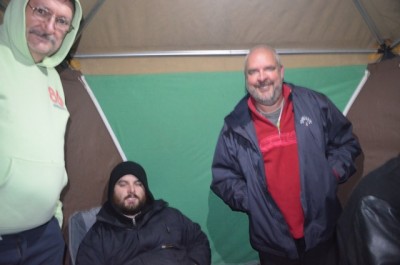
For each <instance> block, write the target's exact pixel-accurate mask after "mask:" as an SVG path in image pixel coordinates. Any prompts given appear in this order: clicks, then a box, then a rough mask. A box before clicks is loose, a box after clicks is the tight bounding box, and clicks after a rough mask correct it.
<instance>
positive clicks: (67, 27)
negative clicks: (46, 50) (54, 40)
mask: <svg viewBox="0 0 400 265" xmlns="http://www.w3.org/2000/svg"><path fill="white" fill-rule="evenodd" d="M28 6H29V7H30V8H31V9H32V13H33V15H34V16H35V17H36V18H37V19H39V20H41V21H43V22H49V21H50V20H51V18H52V17H54V18H55V27H56V29H58V30H60V31H63V32H65V33H68V32H70V31H71V30H73V29H74V27H73V26H72V25H71V22H70V21H69V20H68V19H66V18H65V17H56V16H55V15H54V14H53V12H51V11H50V10H48V9H47V8H45V7H41V6H37V7H32V6H31V5H30V4H29V2H28Z"/></svg>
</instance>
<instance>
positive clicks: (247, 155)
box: [211, 46, 361, 265]
mask: <svg viewBox="0 0 400 265" xmlns="http://www.w3.org/2000/svg"><path fill="white" fill-rule="evenodd" d="M244 74H245V78H246V88H247V91H248V94H247V95H246V96H245V97H244V98H243V99H242V100H241V101H240V102H239V103H238V104H237V106H236V107H235V109H234V110H233V111H232V112H231V113H230V114H229V115H228V116H227V117H226V118H225V121H224V126H223V128H222V131H221V133H220V136H219V139H218V143H217V146H216V150H215V154H214V160H213V164H212V174H213V179H212V183H211V189H212V190H213V192H215V194H217V195H218V196H219V197H220V198H221V199H222V200H224V202H225V203H226V204H228V205H229V206H230V208H231V209H232V210H235V211H242V212H244V213H246V214H247V215H248V217H249V224H250V241H251V245H252V247H253V248H254V249H255V250H256V251H258V253H259V257H260V262H261V265H294V264H296V265H297V264H302V265H303V264H307V265H319V264H321V265H328V264H336V247H335V237H334V234H335V226H336V222H337V219H338V217H339V214H340V212H341V205H340V202H339V200H338V198H337V194H336V192H337V188H338V184H339V183H343V182H345V181H346V180H347V179H348V178H349V177H350V176H351V175H352V174H353V173H354V172H355V165H354V160H355V158H356V157H357V156H358V155H359V154H360V152H361V149H360V146H359V144H358V142H357V140H356V139H355V137H354V135H353V133H352V126H351V123H350V122H349V121H348V120H347V119H346V118H345V117H344V116H343V114H342V113H341V112H340V111H339V110H338V109H337V108H336V107H335V105H334V104H333V103H332V102H331V101H330V100H329V99H328V98H327V97H326V96H325V95H323V94H320V93H317V92H315V91H312V90H309V89H306V88H302V87H298V86H295V85H291V84H287V83H284V82H283V77H284V68H283V66H282V65H281V62H280V58H279V56H278V54H277V53H276V51H275V50H274V49H273V48H271V47H268V46H257V47H254V48H253V49H251V50H250V52H249V54H248V55H247V57H246V61H245V70H244Z"/></svg>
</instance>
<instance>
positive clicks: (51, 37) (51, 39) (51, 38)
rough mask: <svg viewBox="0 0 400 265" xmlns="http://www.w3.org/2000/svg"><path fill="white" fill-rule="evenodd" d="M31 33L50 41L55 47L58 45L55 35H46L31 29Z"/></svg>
mask: <svg viewBox="0 0 400 265" xmlns="http://www.w3.org/2000/svg"><path fill="white" fill-rule="evenodd" d="M29 33H32V34H35V35H36V36H39V37H41V38H42V39H45V40H48V41H50V42H51V43H52V44H53V45H55V43H56V39H55V37H54V36H53V35H51V34H47V33H45V32H42V31H40V30H36V29H31V30H30V31H29Z"/></svg>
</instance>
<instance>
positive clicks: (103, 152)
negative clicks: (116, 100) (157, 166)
mask: <svg viewBox="0 0 400 265" xmlns="http://www.w3.org/2000/svg"><path fill="white" fill-rule="evenodd" d="M60 75H61V79H62V82H63V86H64V93H65V102H66V105H67V108H68V110H69V112H70V119H69V122H68V124H67V133H66V136H65V137H66V143H65V160H66V169H67V173H68V184H67V186H66V187H65V188H64V190H63V193H62V194H61V200H62V202H63V213H64V222H63V233H64V238H65V240H66V242H67V244H68V243H69V242H68V240H69V237H68V228H69V227H68V220H69V217H70V216H71V215H72V214H73V213H75V212H76V211H80V210H87V209H89V208H92V207H94V206H98V205H100V203H101V202H102V201H103V200H104V199H105V198H106V190H105V189H106V188H105V187H106V184H107V183H108V178H109V176H110V172H111V169H112V168H114V166H116V165H117V164H118V163H120V162H122V158H121V155H120V153H119V151H118V149H117V147H116V146H115V143H114V141H113V140H112V137H111V135H110V133H109V131H108V129H107V127H106V126H105V124H104V121H103V120H102V118H101V116H100V114H99V112H98V110H97V108H96V106H95V105H94V103H93V101H92V99H91V98H90V96H89V94H88V92H87V90H86V89H85V86H84V83H83V82H82V74H81V73H80V72H78V71H73V70H71V69H69V68H64V69H61V70H60ZM66 264H69V255H67V256H66Z"/></svg>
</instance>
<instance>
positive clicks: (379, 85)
mask: <svg viewBox="0 0 400 265" xmlns="http://www.w3.org/2000/svg"><path fill="white" fill-rule="evenodd" d="M367 70H368V71H369V72H370V74H369V77H368V80H367V82H366V83H365V85H364V86H363V88H362V90H361V92H360V93H359V95H358V96H357V99H356V101H355V102H354V104H353V105H352V107H351V108H350V110H349V113H348V115H347V117H348V118H349V119H350V120H351V121H352V123H353V128H354V131H355V133H356V135H357V137H358V140H359V141H360V144H361V147H362V149H363V154H362V156H360V157H359V158H358V159H357V165H358V168H359V170H358V171H357V173H356V174H355V175H354V176H353V177H352V178H351V179H350V180H349V181H348V182H347V183H346V184H344V185H343V187H342V189H341V190H340V195H341V197H342V198H343V200H344V201H345V200H346V199H347V194H349V193H350V192H351V190H352V189H353V187H354V186H355V185H356V184H357V183H358V182H359V181H360V179H361V178H362V177H363V176H365V175H366V174H368V173H369V172H371V171H372V170H373V169H375V168H377V167H378V166H379V165H381V164H383V163H384V162H385V161H387V160H388V159H390V158H391V157H394V156H396V155H397V154H398V153H399V151H400V112H399V111H398V110H399V102H400V87H399V84H400V57H396V58H393V59H391V60H385V61H382V62H379V63H374V64H370V65H368V68H367ZM345 194H346V195H345Z"/></svg>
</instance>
